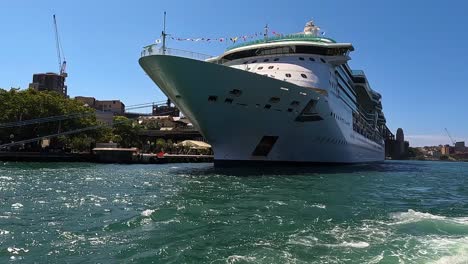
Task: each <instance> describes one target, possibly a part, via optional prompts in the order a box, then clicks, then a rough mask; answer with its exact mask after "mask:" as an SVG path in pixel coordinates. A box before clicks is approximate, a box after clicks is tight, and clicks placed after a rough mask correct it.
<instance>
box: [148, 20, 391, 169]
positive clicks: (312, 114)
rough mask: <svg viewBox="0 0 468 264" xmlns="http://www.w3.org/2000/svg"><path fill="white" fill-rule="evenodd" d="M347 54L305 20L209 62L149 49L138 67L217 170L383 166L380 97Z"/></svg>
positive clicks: (345, 48)
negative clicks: (292, 30) (194, 133)
mask: <svg viewBox="0 0 468 264" xmlns="http://www.w3.org/2000/svg"><path fill="white" fill-rule="evenodd" d="M353 50H354V47H353V45H352V44H351V43H340V42H336V41H335V40H333V39H331V38H328V37H324V36H322V35H321V34H320V29H319V27H317V26H316V25H315V24H314V22H313V21H310V22H308V23H306V25H305V28H304V30H303V32H301V33H296V34H290V35H279V36H274V37H267V35H266V36H265V38H263V39H258V40H254V41H248V42H243V43H238V44H237V45H234V46H232V47H230V48H228V49H227V50H226V51H225V52H224V53H223V54H221V55H219V56H217V57H210V58H208V57H205V56H203V55H201V54H196V53H189V52H183V51H180V50H175V49H170V48H167V47H166V46H165V45H163V46H162V47H158V45H157V44H153V45H150V46H146V47H145V48H144V50H143V51H142V54H141V58H140V59H139V63H140V65H141V67H142V68H143V70H144V71H145V72H146V73H147V75H148V76H149V77H150V78H151V79H152V80H153V81H154V82H155V83H156V84H157V86H158V87H159V88H160V89H161V90H162V91H163V92H164V94H165V95H167V96H168V97H169V98H170V99H171V100H172V102H173V103H174V104H175V105H176V106H177V107H178V108H179V109H180V110H181V111H182V112H183V114H184V115H185V116H187V117H188V118H189V119H190V120H191V121H192V123H193V125H194V126H195V127H196V128H198V129H199V130H200V132H201V133H202V135H203V136H204V137H205V138H206V140H207V141H208V142H209V143H210V144H211V146H212V149H213V152H214V160H215V166H216V165H230V164H239V163H251V164H259V163H275V164H276V163H288V164H323V163H327V164H352V163H366V162H379V161H383V160H384V158H385V143H384V138H385V133H386V131H387V130H388V128H387V127H386V120H385V116H384V114H383V112H382V103H381V95H380V94H379V93H378V92H376V91H374V90H373V89H372V88H371V86H370V84H369V82H368V80H367V78H366V75H365V74H364V72H363V71H362V70H352V69H351V68H350V66H349V65H348V61H349V60H350V59H351V58H350V52H351V51H353Z"/></svg>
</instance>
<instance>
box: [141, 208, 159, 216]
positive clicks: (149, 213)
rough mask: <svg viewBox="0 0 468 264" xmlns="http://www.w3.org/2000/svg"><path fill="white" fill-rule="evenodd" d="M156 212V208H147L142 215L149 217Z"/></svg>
mask: <svg viewBox="0 0 468 264" xmlns="http://www.w3.org/2000/svg"><path fill="white" fill-rule="evenodd" d="M154 212H156V210H152V209H147V210H144V211H143V212H141V216H144V217H149V216H151V215H152V214H153V213H154Z"/></svg>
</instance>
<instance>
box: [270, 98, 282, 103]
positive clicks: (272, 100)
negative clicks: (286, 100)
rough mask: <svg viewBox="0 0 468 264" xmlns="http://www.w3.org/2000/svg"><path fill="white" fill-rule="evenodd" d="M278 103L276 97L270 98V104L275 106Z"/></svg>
mask: <svg viewBox="0 0 468 264" xmlns="http://www.w3.org/2000/svg"><path fill="white" fill-rule="evenodd" d="M279 101H280V99H279V98H278V97H272V98H270V103H273V104H276V103H278V102H279Z"/></svg>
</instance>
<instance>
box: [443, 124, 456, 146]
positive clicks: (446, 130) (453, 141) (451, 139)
mask: <svg viewBox="0 0 468 264" xmlns="http://www.w3.org/2000/svg"><path fill="white" fill-rule="evenodd" d="M445 132H447V135H448V137H449V138H450V141H452V144H453V145H454V146H455V140H453V138H452V136H450V133H449V131H448V129H447V128H445Z"/></svg>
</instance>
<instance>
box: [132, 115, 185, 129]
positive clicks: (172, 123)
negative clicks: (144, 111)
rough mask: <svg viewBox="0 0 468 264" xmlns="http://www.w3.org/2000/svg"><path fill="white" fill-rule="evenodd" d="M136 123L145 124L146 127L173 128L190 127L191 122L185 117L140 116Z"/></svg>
mask: <svg viewBox="0 0 468 264" xmlns="http://www.w3.org/2000/svg"><path fill="white" fill-rule="evenodd" d="M138 124H140V125H143V126H146V127H147V128H148V129H155V130H166V131H168V130H173V129H176V130H177V129H187V128H192V127H193V126H192V124H191V123H190V121H188V120H187V119H185V118H180V117H173V116H170V115H166V116H140V117H139V118H138Z"/></svg>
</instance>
